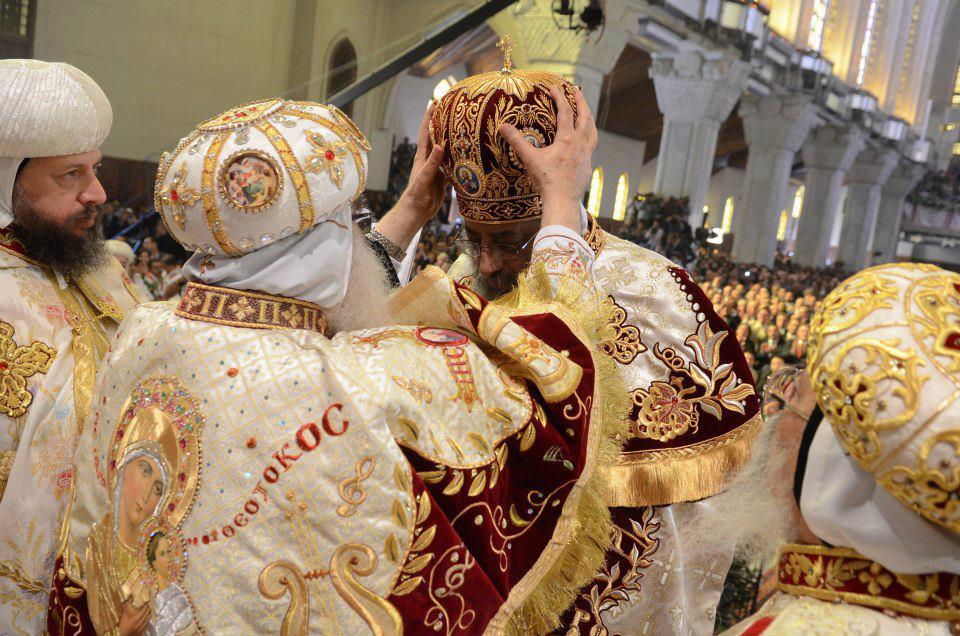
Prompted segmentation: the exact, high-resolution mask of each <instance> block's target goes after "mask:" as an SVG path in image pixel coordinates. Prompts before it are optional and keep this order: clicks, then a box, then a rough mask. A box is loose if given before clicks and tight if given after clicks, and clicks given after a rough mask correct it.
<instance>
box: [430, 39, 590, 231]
mask: <svg viewBox="0 0 960 636" xmlns="http://www.w3.org/2000/svg"><path fill="white" fill-rule="evenodd" d="M497 46H499V47H500V48H501V49H502V50H503V53H504V63H503V69H502V70H499V71H494V72H491V73H482V74H480V75H473V76H471V77H468V78H466V79H464V80H463V81H461V82H460V83H458V84H457V85H456V86H454V87H453V88H452V89H450V92H448V93H447V94H446V95H444V96H443V97H442V98H441V99H440V101H439V103H438V104H437V108H436V110H435V111H434V113H433V119H432V121H431V122H430V137H431V139H432V140H433V143H435V144H439V145H440V146H442V147H443V148H444V149H445V152H444V157H443V163H442V165H441V166H440V171H441V172H442V173H443V175H444V176H445V177H446V178H447V180H449V181H450V182H451V183H452V184H453V187H454V189H455V190H456V193H457V202H458V204H459V206H460V214H462V215H463V217H464V218H466V219H468V220H471V221H477V222H482V223H507V222H511V221H522V220H525V219H533V218H537V217H539V216H540V211H541V206H540V196H539V195H538V194H537V193H536V191H535V190H534V189H533V184H532V183H531V182H530V178H529V176H528V175H527V172H526V170H525V169H524V168H523V164H521V163H520V161H519V160H518V158H517V157H516V155H515V154H514V152H513V150H512V149H511V148H510V144H508V143H507V141H506V139H504V138H503V137H502V136H501V135H500V132H499V128H500V125H501V124H505V123H507V124H513V125H514V126H516V128H517V130H519V131H520V134H521V135H523V136H524V138H526V139H527V141H529V142H530V143H532V144H533V145H535V146H537V147H540V146H545V145H549V144H551V143H553V138H554V136H555V135H556V132H557V107H556V104H554V103H553V98H552V97H551V96H550V87H551V86H559V87H560V89H561V90H562V91H563V92H564V94H565V95H566V97H567V100H568V101H569V102H570V105H571V107H573V110H574V113H576V102H575V100H574V95H575V91H576V90H577V89H576V87H574V86H573V84H571V83H570V82H568V81H567V80H565V79H564V78H562V77H560V76H559V75H556V74H554V73H550V72H547V71H523V70H519V69H515V68H513V64H512V62H511V59H510V50H511V48H512V47H513V44H512V42H511V41H510V38H509V37H505V38H504V39H502V40H501V41H500V42H499V44H498V45H497Z"/></svg>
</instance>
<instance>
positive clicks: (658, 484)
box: [606, 414, 763, 507]
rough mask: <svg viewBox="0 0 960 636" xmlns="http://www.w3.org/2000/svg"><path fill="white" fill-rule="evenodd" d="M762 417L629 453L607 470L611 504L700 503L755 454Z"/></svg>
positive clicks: (756, 416)
mask: <svg viewBox="0 0 960 636" xmlns="http://www.w3.org/2000/svg"><path fill="white" fill-rule="evenodd" d="M762 423H763V420H762V418H761V416H760V415H759V414H757V415H755V416H754V417H753V418H751V419H750V420H749V421H747V422H745V423H744V424H742V425H740V426H738V427H737V428H736V429H734V430H732V431H730V432H729V433H726V434H725V435H721V436H720V437H718V438H716V439H712V440H710V441H707V442H704V443H702V444H696V445H694V446H687V447H684V448H671V449H664V450H656V451H646V452H638V453H624V454H623V455H622V456H621V458H620V462H619V463H618V464H617V465H615V466H612V467H610V468H608V469H607V470H606V475H607V479H608V481H609V482H610V490H609V497H610V500H609V505H610V506H629V507H635V506H659V505H666V504H672V503H679V502H681V501H696V500H698V499H703V498H705V497H710V496H712V495H715V494H717V493H718V492H720V491H721V490H722V489H723V486H724V483H726V479H727V477H728V476H729V475H730V473H731V472H732V471H736V470H739V469H740V468H741V467H742V466H743V465H744V464H745V463H746V462H747V460H748V459H749V458H750V451H751V448H752V446H753V442H754V440H756V438H757V435H758V434H759V432H760V427H761V426H762Z"/></svg>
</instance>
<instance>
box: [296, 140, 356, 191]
mask: <svg viewBox="0 0 960 636" xmlns="http://www.w3.org/2000/svg"><path fill="white" fill-rule="evenodd" d="M307 141H309V142H310V145H312V146H313V147H314V149H315V150H316V153H315V154H312V155H310V156H308V157H307V167H306V171H307V172H316V173H319V172H326V173H327V176H329V177H330V181H332V182H333V184H334V185H335V186H337V189H340V188H342V187H343V174H344V173H343V160H344V159H345V158H346V157H347V156H348V155H349V154H350V149H349V148H348V147H347V144H345V143H344V142H342V141H327V140H326V139H325V138H324V137H323V135H321V134H320V133H319V132H316V131H312V130H308V131H307Z"/></svg>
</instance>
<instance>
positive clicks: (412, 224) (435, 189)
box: [377, 102, 446, 249]
mask: <svg viewBox="0 0 960 636" xmlns="http://www.w3.org/2000/svg"><path fill="white" fill-rule="evenodd" d="M435 108H436V102H431V103H430V106H429V107H428V108H427V112H426V113H424V115H423V121H421V122H420V132H419V133H417V153H416V155H414V157H413V168H412V169H411V171H410V180H409V181H407V187H406V189H405V190H404V191H403V194H402V195H400V199H399V200H398V201H397V204H396V205H395V206H393V209H392V210H390V211H389V212H388V213H387V214H386V215H385V216H384V217H383V218H382V219H381V220H380V222H379V223H378V224H377V231H378V232H380V233H381V234H383V235H384V236H386V237H387V238H389V239H390V240H391V241H393V242H394V243H396V244H397V245H398V246H400V247H401V248H404V249H406V247H407V245H409V244H410V241H411V239H413V236H414V234H416V233H417V230H419V229H420V228H421V227H423V225H424V224H425V223H426V222H427V221H429V220H430V219H432V218H433V217H434V216H435V215H436V214H437V210H439V209H440V205H441V204H442V203H443V196H444V191H445V187H446V184H445V182H444V179H443V176H442V175H441V174H440V162H441V161H442V160H443V148H442V147H441V146H435V145H434V144H433V142H432V141H431V140H430V118H431V117H433V111H434V109H435Z"/></svg>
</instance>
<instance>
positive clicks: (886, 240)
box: [870, 161, 925, 265]
mask: <svg viewBox="0 0 960 636" xmlns="http://www.w3.org/2000/svg"><path fill="white" fill-rule="evenodd" d="M924 170H925V167H924V165H923V164H922V163H917V162H916V161H901V162H900V164H899V165H898V166H897V168H896V169H895V170H894V172H893V174H891V175H890V178H889V179H887V182H886V183H885V184H883V188H882V189H881V190H880V212H879V214H878V215H877V229H876V231H874V233H873V246H872V247H871V248H870V252H871V253H872V255H873V264H874V265H880V264H882V263H892V262H893V261H894V260H896V256H897V243H898V241H899V240H900V226H901V225H902V224H903V202H904V200H905V199H906V198H907V195H908V194H910V191H911V190H913V186H915V185H917V182H918V181H920V179H921V178H923V173H924Z"/></svg>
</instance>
